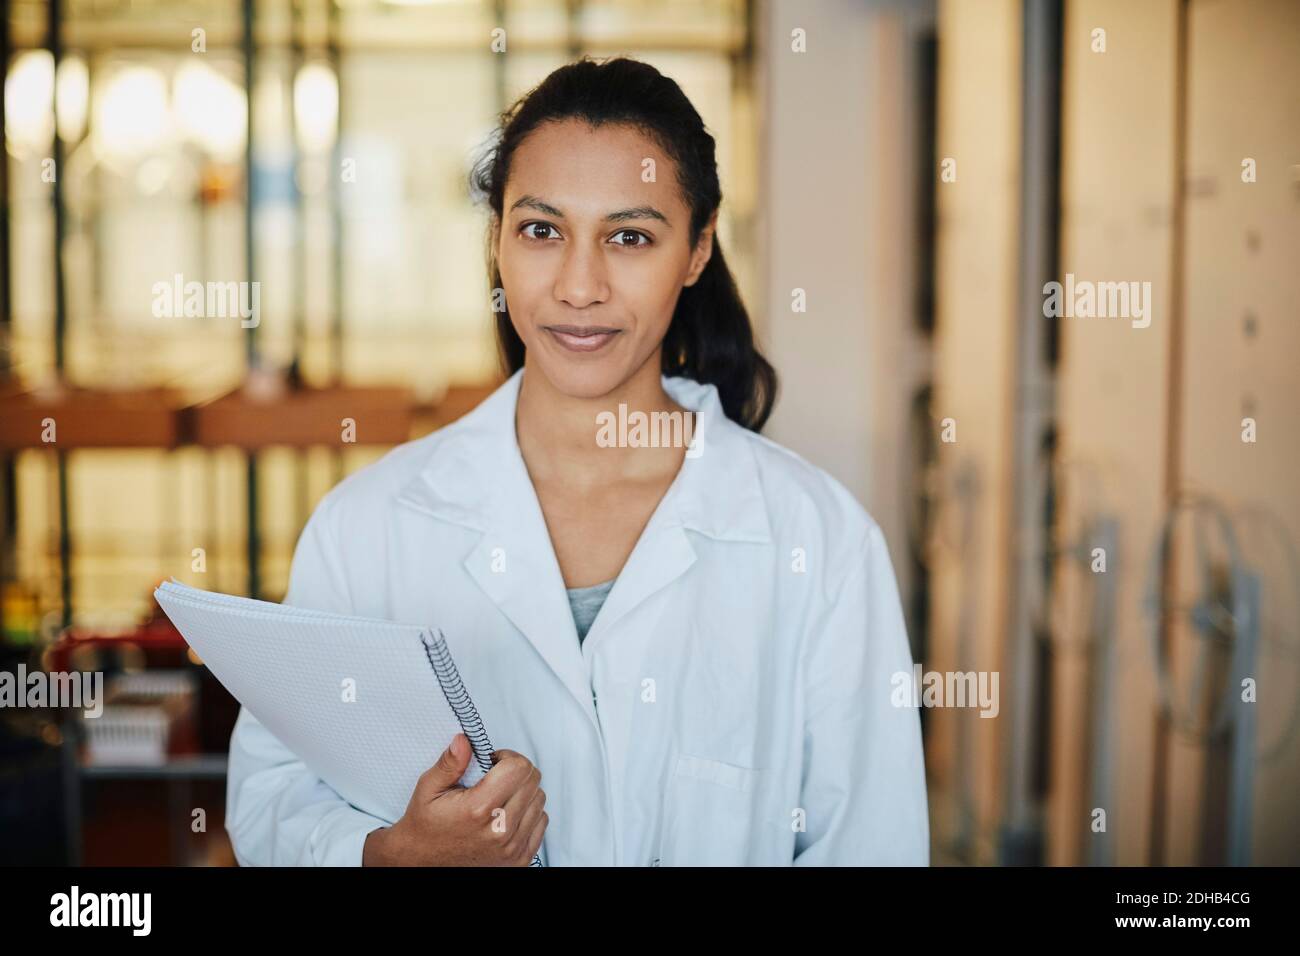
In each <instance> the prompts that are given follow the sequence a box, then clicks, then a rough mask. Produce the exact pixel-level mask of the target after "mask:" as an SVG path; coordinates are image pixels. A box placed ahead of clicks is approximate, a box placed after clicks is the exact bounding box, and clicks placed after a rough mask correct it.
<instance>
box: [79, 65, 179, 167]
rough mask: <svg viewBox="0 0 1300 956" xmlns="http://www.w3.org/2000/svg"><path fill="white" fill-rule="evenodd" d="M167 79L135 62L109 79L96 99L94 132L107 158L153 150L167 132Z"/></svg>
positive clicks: (126, 157) (161, 141)
mask: <svg viewBox="0 0 1300 956" xmlns="http://www.w3.org/2000/svg"><path fill="white" fill-rule="evenodd" d="M167 127H168V123H167V81H166V80H165V79H163V75H162V74H161V73H159V72H158V71H157V70H154V69H151V68H149V67H145V66H133V67H128V68H127V69H124V70H122V71H121V72H120V73H118V74H117V75H115V76H114V77H113V78H112V79H111V80H109V81H108V82H107V83H106V85H105V89H104V92H103V93H102V94H101V95H100V96H98V97H97V98H96V99H95V125H94V130H93V136H94V140H95V145H96V151H97V152H98V153H99V154H100V155H101V156H103V157H105V158H106V159H110V160H111V159H135V158H137V157H139V156H142V155H146V154H148V153H151V152H153V151H154V150H156V149H157V148H158V147H159V146H161V145H162V143H163V140H164V138H165V137H166V135H167Z"/></svg>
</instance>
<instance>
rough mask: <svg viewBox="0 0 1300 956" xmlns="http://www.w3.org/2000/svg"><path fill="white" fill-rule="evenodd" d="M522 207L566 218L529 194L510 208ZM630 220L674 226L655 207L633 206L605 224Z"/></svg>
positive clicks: (620, 211)
mask: <svg viewBox="0 0 1300 956" xmlns="http://www.w3.org/2000/svg"><path fill="white" fill-rule="evenodd" d="M520 207H524V208H527V209H536V210H537V211H538V212H541V213H544V214H546V215H548V216H553V217H555V218H556V219H563V218H564V213H562V212H560V210H558V209H556V208H555V207H554V206H552V205H551V204H550V203H548V202H546V201H545V200H543V199H538V198H537V197H536V196H530V195H528V194H525V195H523V196H520V197H519V198H518V199H517V200H515V203H514V205H512V206H511V207H510V211H511V212H514V211H515V210H516V209H519V208H520ZM630 219H658V220H659V221H660V222H662V223H663V224H664V225H665V226H671V225H672V223H671V222H669V221H668V217H667V216H665V215H664V214H663V213H661V212H660V211H659V210H658V209H656V208H655V207H654V206H633V207H632V208H630V209H619V210H617V211H615V212H611V213H609V215H607V216H605V219H604V221H605V222H627V221H628V220H630Z"/></svg>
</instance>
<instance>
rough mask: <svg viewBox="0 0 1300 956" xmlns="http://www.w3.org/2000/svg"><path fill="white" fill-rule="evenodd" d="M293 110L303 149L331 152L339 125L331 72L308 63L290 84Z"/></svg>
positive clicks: (335, 82)
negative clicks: (291, 84)
mask: <svg viewBox="0 0 1300 956" xmlns="http://www.w3.org/2000/svg"><path fill="white" fill-rule="evenodd" d="M293 110H294V123H295V126H296V127H297V129H298V141H299V142H300V143H301V144H302V147H303V149H304V150H305V151H307V152H324V151H325V150H328V149H330V148H331V147H332V146H333V145H334V137H335V135H336V134H337V133H338V122H339V85H338V80H337V79H335V77H334V71H333V70H331V69H330V68H329V67H328V66H326V65H325V64H323V63H308V64H307V65H306V66H304V67H303V68H302V69H301V70H299V71H298V76H297V77H296V78H295V79H294V83H293Z"/></svg>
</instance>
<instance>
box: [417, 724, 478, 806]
mask: <svg viewBox="0 0 1300 956" xmlns="http://www.w3.org/2000/svg"><path fill="white" fill-rule="evenodd" d="M458 750H459V751H460V753H459V754H458V753H457V752H456V751H458ZM472 752H473V751H472V750H471V749H470V746H469V739H468V738H467V737H466V736H465V735H464V734H457V735H456V736H455V737H453V738H452V740H451V743H450V744H448V745H447V749H446V750H444V751H443V752H442V753H441V754H440V755H439V757H438V759H437V760H436V761H435V762H434V764H433V766H432V767H430V768H429V769H428V770H426V771H425V772H424V773H422V774H420V777H419V779H418V780H417V781H416V782H415V792H414V794H412V797H413V798H415V799H419V800H423V801H428V800H432V799H434V798H435V797H437V796H438V795H439V794H441V793H444V792H445V791H447V790H452V789H455V788H457V787H460V778H461V776H462V775H464V773H465V768H466V767H468V766H469V758H470V754H471V753H472ZM461 789H464V788H463V787H461Z"/></svg>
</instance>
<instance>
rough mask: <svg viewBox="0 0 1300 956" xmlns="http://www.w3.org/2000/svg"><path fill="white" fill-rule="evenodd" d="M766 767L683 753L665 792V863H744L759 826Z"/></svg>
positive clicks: (662, 848)
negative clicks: (758, 809) (760, 790)
mask: <svg viewBox="0 0 1300 956" xmlns="http://www.w3.org/2000/svg"><path fill="white" fill-rule="evenodd" d="M762 774H763V771H762V770H759V769H755V768H753V767H742V766H739V765H737V764H731V763H724V762H723V761H720V760H714V759H712V758H709V757H700V756H696V755H693V754H678V755H677V760H676V763H675V765H674V767H673V772H672V773H671V774H670V775H669V778H668V788H667V792H666V794H665V797H664V817H663V830H662V831H661V834H660V840H659V855H658V861H659V862H658V865H660V866H742V865H744V864H745V863H746V861H747V858H748V856H749V849H750V844H751V842H752V841H753V840H754V839H755V838H756V837H758V836H759V833H758V831H757V823H758V817H757V815H756V814H757V801H758V793H759V784H760V781H761V779H762Z"/></svg>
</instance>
